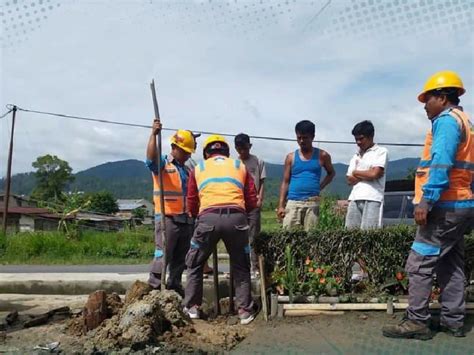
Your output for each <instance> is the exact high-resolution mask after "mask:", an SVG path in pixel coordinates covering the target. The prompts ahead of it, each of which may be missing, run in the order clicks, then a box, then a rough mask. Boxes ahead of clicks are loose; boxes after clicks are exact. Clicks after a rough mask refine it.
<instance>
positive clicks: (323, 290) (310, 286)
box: [301, 257, 343, 296]
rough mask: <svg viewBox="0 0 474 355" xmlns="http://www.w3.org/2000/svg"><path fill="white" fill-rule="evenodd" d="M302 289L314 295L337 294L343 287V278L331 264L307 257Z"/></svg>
mask: <svg viewBox="0 0 474 355" xmlns="http://www.w3.org/2000/svg"><path fill="white" fill-rule="evenodd" d="M304 267H305V273H304V281H303V284H302V287H301V288H302V289H303V290H305V291H306V293H307V294H312V295H314V296H321V295H329V296H336V295H337V294H338V293H339V292H340V291H341V289H342V284H343V280H342V278H341V277H339V276H335V275H334V274H333V271H332V268H331V266H329V265H322V264H319V263H317V262H316V261H314V260H311V259H310V257H306V260H305V263H304Z"/></svg>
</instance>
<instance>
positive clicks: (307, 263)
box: [304, 256, 311, 265]
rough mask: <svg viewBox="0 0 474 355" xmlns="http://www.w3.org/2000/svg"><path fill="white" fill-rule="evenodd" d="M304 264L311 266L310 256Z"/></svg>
mask: <svg viewBox="0 0 474 355" xmlns="http://www.w3.org/2000/svg"><path fill="white" fill-rule="evenodd" d="M304 264H305V265H309V264H311V260H310V258H309V256H307V257H306V260H305V262H304Z"/></svg>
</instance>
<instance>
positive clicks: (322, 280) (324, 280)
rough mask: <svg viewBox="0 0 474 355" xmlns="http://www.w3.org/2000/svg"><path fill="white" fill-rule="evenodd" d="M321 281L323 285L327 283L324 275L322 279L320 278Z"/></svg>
mask: <svg viewBox="0 0 474 355" xmlns="http://www.w3.org/2000/svg"><path fill="white" fill-rule="evenodd" d="M319 283H320V284H321V285H324V284H325V283H326V279H325V278H324V277H323V278H322V279H319Z"/></svg>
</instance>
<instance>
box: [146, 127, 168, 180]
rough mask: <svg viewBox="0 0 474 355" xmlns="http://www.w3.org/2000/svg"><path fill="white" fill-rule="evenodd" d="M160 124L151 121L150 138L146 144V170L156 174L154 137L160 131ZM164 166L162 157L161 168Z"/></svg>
mask: <svg viewBox="0 0 474 355" xmlns="http://www.w3.org/2000/svg"><path fill="white" fill-rule="evenodd" d="M161 128H162V127H161V122H160V121H158V120H154V121H153V127H152V129H151V134H150V138H148V144H147V147H146V165H147V166H148V168H149V169H150V170H151V171H152V172H154V173H155V174H157V173H158V166H157V165H156V160H157V151H156V150H157V147H156V135H157V134H158V133H159V132H160V131H161ZM164 166H165V161H164V159H163V157H162V159H161V167H162V168H163V167H164Z"/></svg>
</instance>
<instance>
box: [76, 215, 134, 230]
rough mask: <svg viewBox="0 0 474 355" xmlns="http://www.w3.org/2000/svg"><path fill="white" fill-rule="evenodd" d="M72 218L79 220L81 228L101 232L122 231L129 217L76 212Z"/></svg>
mask: <svg viewBox="0 0 474 355" xmlns="http://www.w3.org/2000/svg"><path fill="white" fill-rule="evenodd" d="M74 219H75V220H77V221H79V225H80V226H81V229H90V230H95V231H101V232H119V231H124V230H125V226H126V224H127V222H128V221H129V220H130V218H125V217H121V216H114V215H108V214H98V213H92V212H78V213H76V214H75V215H74Z"/></svg>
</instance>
